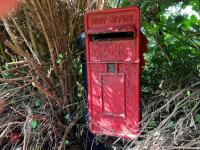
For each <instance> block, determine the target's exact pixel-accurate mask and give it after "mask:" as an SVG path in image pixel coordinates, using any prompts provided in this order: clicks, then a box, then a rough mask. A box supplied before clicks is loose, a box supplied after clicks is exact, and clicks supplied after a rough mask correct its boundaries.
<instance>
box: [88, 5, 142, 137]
mask: <svg viewBox="0 0 200 150" xmlns="http://www.w3.org/2000/svg"><path fill="white" fill-rule="evenodd" d="M85 34H86V54H87V77H88V104H89V120H90V130H91V132H92V133H94V134H105V135H110V136H117V137H125V138H134V137H135V136H137V135H138V134H139V124H138V123H139V121H140V69H141V60H140V59H141V53H142V52H141V49H140V48H141V40H140V39H141V33H140V10H139V8H137V7H130V8H121V9H108V10H100V11H92V12H87V13H86V15H85Z"/></svg>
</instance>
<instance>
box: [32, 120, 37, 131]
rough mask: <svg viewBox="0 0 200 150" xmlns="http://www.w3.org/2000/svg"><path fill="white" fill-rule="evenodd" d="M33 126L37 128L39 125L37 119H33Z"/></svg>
mask: <svg viewBox="0 0 200 150" xmlns="http://www.w3.org/2000/svg"><path fill="white" fill-rule="evenodd" d="M31 126H32V128H33V129H35V128H37V126H38V122H37V120H32V121H31Z"/></svg>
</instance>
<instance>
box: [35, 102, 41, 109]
mask: <svg viewBox="0 0 200 150" xmlns="http://www.w3.org/2000/svg"><path fill="white" fill-rule="evenodd" d="M34 105H35V107H37V108H38V107H40V106H41V105H42V102H41V101H40V100H36V101H35V103H34Z"/></svg>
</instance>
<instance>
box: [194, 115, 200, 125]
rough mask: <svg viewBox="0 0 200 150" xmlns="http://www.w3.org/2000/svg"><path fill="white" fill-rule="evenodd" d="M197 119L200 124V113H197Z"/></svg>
mask: <svg viewBox="0 0 200 150" xmlns="http://www.w3.org/2000/svg"><path fill="white" fill-rule="evenodd" d="M195 121H196V122H197V123H198V124H200V114H196V115H195Z"/></svg>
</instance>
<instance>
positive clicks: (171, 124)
mask: <svg viewBox="0 0 200 150" xmlns="http://www.w3.org/2000/svg"><path fill="white" fill-rule="evenodd" d="M174 127H175V125H174V121H170V122H169V123H168V125H167V128H169V129H172V128H174Z"/></svg>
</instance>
